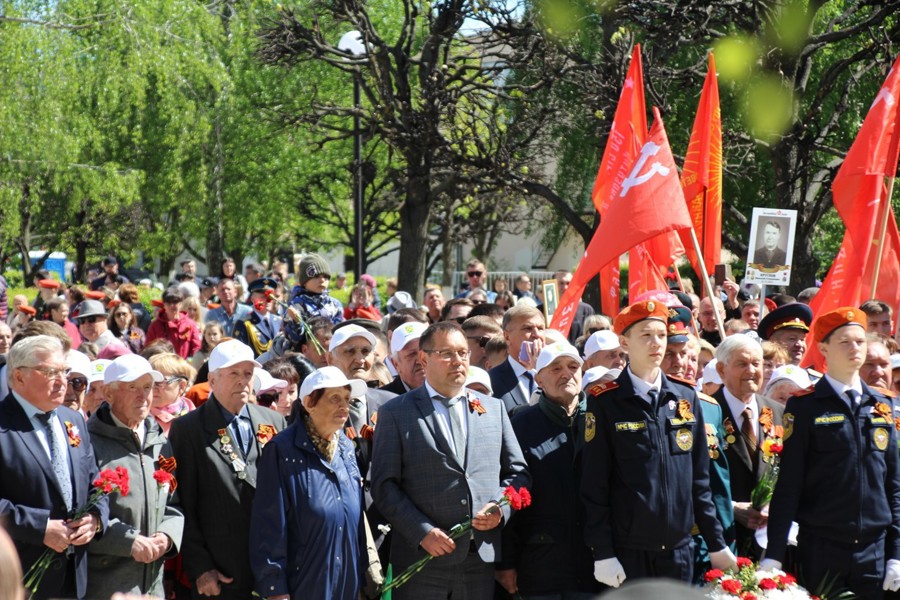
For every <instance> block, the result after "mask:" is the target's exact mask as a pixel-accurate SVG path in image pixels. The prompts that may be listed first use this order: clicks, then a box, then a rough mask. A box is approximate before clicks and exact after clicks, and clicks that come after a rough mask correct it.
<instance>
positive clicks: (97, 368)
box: [88, 358, 112, 383]
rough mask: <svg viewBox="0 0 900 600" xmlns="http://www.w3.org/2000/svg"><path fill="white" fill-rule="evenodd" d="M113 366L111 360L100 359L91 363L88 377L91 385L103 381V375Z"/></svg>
mask: <svg viewBox="0 0 900 600" xmlns="http://www.w3.org/2000/svg"><path fill="white" fill-rule="evenodd" d="M111 364H112V361H111V360H106V359H105V358H98V359H97V360H92V361H91V372H90V375H88V380H89V381H90V382H91V383H95V382H97V381H103V374H104V373H105V372H106V367H108V366H109V365H111Z"/></svg>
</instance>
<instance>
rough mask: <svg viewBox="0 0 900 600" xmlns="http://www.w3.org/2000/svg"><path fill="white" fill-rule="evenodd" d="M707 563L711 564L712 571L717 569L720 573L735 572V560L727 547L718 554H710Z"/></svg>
mask: <svg viewBox="0 0 900 600" xmlns="http://www.w3.org/2000/svg"><path fill="white" fill-rule="evenodd" d="M709 562H711V563H712V566H713V569H719V570H720V571H729V570H735V571H736V570H737V559H736V558H735V557H734V552H732V551H731V548H729V547H728V546H725V547H724V548H723V549H721V550H719V551H718V552H710V553H709Z"/></svg>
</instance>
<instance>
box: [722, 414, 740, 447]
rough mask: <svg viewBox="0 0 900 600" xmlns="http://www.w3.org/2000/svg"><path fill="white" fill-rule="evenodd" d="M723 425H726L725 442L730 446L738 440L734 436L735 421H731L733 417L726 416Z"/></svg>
mask: <svg viewBox="0 0 900 600" xmlns="http://www.w3.org/2000/svg"><path fill="white" fill-rule="evenodd" d="M722 425H723V426H724V427H725V443H726V444H728V445H729V446H730V445H731V444H733V443H735V442H736V441H737V438H735V437H734V423H732V422H731V419H729V418H728V417H725V419H724V420H723V421H722Z"/></svg>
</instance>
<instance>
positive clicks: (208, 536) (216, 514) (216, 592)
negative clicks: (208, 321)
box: [107, 340, 285, 600]
mask: <svg viewBox="0 0 900 600" xmlns="http://www.w3.org/2000/svg"><path fill="white" fill-rule="evenodd" d="M259 366H260V365H259V363H257V362H256V361H255V360H253V350H251V349H250V348H249V347H248V346H246V345H244V344H242V343H241V342H239V341H238V340H228V341H225V342H222V343H220V344H219V345H218V346H216V347H215V348H214V349H213V351H212V352H211V353H210V356H209V387H210V390H211V392H212V393H211V394H210V396H209V399H208V400H207V401H206V403H205V404H203V406H201V407H200V408H198V409H197V410H195V411H192V412H189V413H188V414H186V415H185V416H183V417H179V418H178V419H176V420H175V421H173V422H172V429H171V430H170V431H169V433H170V434H171V435H170V437H171V440H172V448H173V451H174V454H175V459H176V460H177V464H178V493H179V498H180V500H181V507H182V511H183V512H184V516H185V525H184V541H183V544H182V557H183V560H184V563H183V564H184V568H185V571H186V572H187V575H188V577H189V578H190V580H191V582H192V584H193V593H194V597H195V598H196V597H200V596H214V597H215V596H217V597H219V598H222V599H223V600H247V598H249V597H250V595H251V593H252V592H253V574H252V573H251V571H250V557H249V555H248V547H249V538H250V507H251V505H252V503H253V496H254V494H255V492H256V462H257V460H258V459H259V456H260V454H261V453H262V450H263V447H264V446H265V445H266V443H268V441H269V440H270V439H272V437H273V436H274V435H275V434H276V433H278V432H279V431H281V430H282V429H284V426H285V420H284V417H282V416H281V415H280V414H278V413H277V412H275V411H274V410H269V409H268V408H263V407H260V406H256V405H255V404H249V403H248V402H249V400H250V395H251V393H252V390H253V375H254V372H253V369H254V368H255V367H259ZM107 368H108V367H107Z"/></svg>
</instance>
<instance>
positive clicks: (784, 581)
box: [778, 573, 797, 586]
mask: <svg viewBox="0 0 900 600" xmlns="http://www.w3.org/2000/svg"><path fill="white" fill-rule="evenodd" d="M778 581H779V582H781V585H784V586H788V585H794V584H795V583H797V578H796V577H794V576H793V575H791V574H790V573H785V574H784V575H779V576H778Z"/></svg>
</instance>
